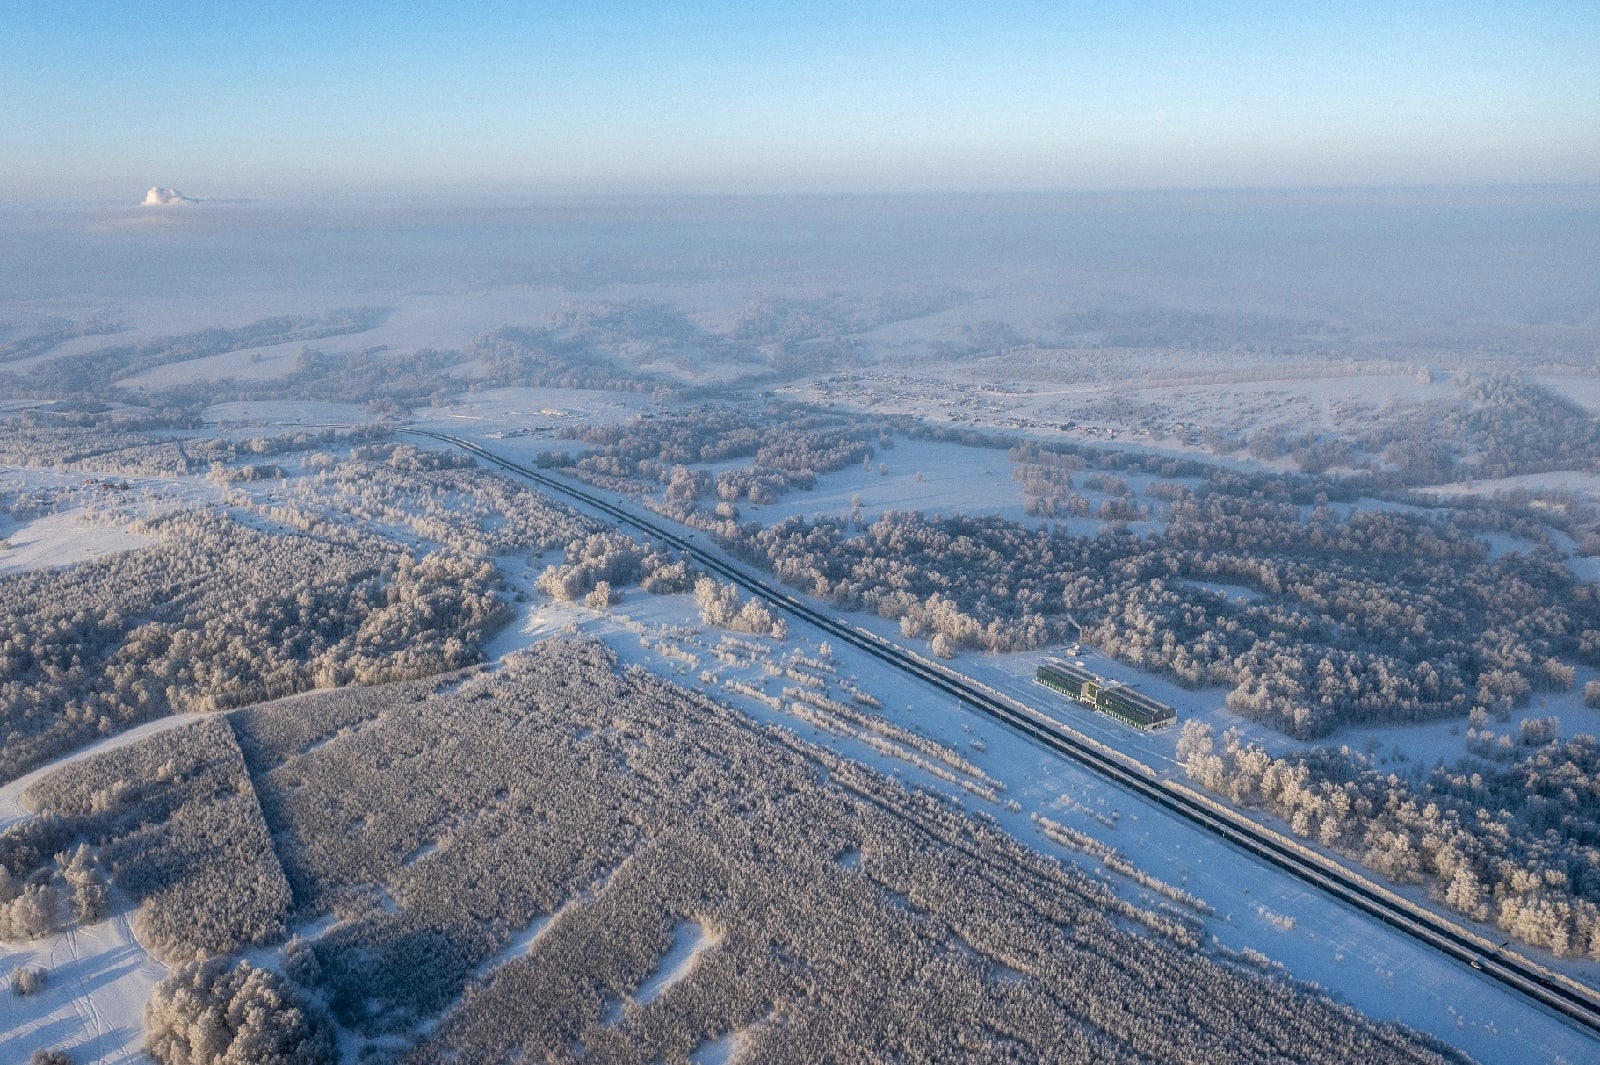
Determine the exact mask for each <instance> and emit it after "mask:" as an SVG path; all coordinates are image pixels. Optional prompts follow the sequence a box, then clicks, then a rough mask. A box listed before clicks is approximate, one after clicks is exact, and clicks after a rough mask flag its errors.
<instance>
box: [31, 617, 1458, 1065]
mask: <svg viewBox="0 0 1600 1065" xmlns="http://www.w3.org/2000/svg"><path fill="white" fill-rule="evenodd" d="M29 801H30V802H31V803H34V804H35V805H36V807H37V809H38V810H39V813H38V814H37V815H36V816H35V817H34V819H33V820H31V821H27V822H24V823H23V824H22V825H20V826H18V827H17V828H15V829H13V830H12V831H11V832H10V833H8V834H7V835H5V836H0V846H3V847H4V849H3V850H0V858H3V860H4V862H5V865H6V868H7V869H8V871H9V873H10V874H11V875H12V876H13V878H14V879H16V880H19V881H26V880H28V879H29V878H35V877H37V876H40V875H42V872H41V870H40V869H39V868H38V867H37V866H36V865H35V863H38V862H40V861H48V859H44V858H43V856H44V855H45V854H47V853H48V852H49V851H50V850H51V848H52V847H53V846H55V845H57V844H56V842H55V840H50V841H45V840H44V839H43V838H42V837H44V836H46V835H47V834H55V835H56V836H57V837H59V838H61V839H64V840H75V839H78V838H85V839H88V840H89V841H91V842H94V843H96V844H97V845H98V847H99V853H100V855H101V859H100V860H101V862H102V863H103V864H105V865H107V866H108V867H109V870H110V872H111V876H112V878H113V880H114V882H115V883H116V884H117V885H118V886H119V887H122V888H123V889H124V890H128V891H130V892H135V893H148V900H150V901H147V902H146V911H147V912H151V913H153V914H156V915H157V916H154V917H151V918H149V919H148V920H149V921H150V925H149V927H150V929H151V934H152V935H156V936H158V937H160V938H159V941H160V942H163V943H169V944H171V947H172V949H173V950H174V952H175V953H177V954H181V953H183V951H184V949H186V948H191V947H192V948H198V949H199V950H200V951H201V952H202V953H205V954H215V955H217V956H218V957H219V960H218V961H215V962H210V963H207V964H206V965H204V966H200V967H196V966H194V965H192V964H191V965H186V966H182V967H180V968H178V969H175V970H174V972H173V974H172V976H170V977H169V978H168V980H167V981H166V982H165V983H163V984H162V985H161V987H160V988H158V990H157V994H156V997H155V998H154V999H153V1000H152V1002H151V1005H150V1009H149V1012H148V1016H147V1021H148V1023H149V1026H150V1031H151V1037H150V1038H151V1043H150V1046H151V1050H152V1052H153V1053H154V1054H156V1055H157V1057H158V1058H159V1059H160V1060H163V1061H182V1060H189V1059H185V1058H184V1057H182V1056H181V1054H182V1053H184V1052H185V1051H182V1050H181V1049H177V1048H181V1047H183V1046H189V1045H192V1043H193V1040H194V1039H195V1038H196V1035H195V1033H196V1032H197V1031H200V1030H202V1029H203V1028H205V1026H206V1025H207V1023H208V1022H206V1021H205V1020H204V1018H205V1016H207V1013H206V1011H207V1010H216V1011H218V1016H219V1017H226V1018H229V1020H228V1023H227V1024H226V1025H223V1026H222V1030H221V1031H220V1032H217V1031H213V1032H212V1033H211V1035H210V1038H213V1039H215V1040H218V1041H220V1042H221V1043H223V1045H224V1047H226V1046H227V1045H229V1041H230V1040H231V1041H238V1040H271V1039H277V1038H283V1035H282V1033H283V1032H284V1031H290V1032H297V1033H301V1034H300V1035H299V1036H298V1038H301V1039H304V1040H308V1041H311V1042H312V1043H315V1041H316V1040H319V1039H322V1038H325V1036H324V1035H322V1034H321V1033H323V1032H325V1031H326V1030H327V1023H328V1022H327V1019H326V1018H328V1017H331V1018H333V1019H335V1020H337V1021H338V1022H339V1023H340V1024H341V1025H343V1026H345V1027H347V1028H349V1029H352V1030H354V1031H356V1032H358V1033H362V1034H363V1035H365V1036H366V1037H367V1038H369V1039H371V1040H373V1041H374V1042H373V1045H374V1047H377V1046H388V1047H390V1048H391V1049H393V1048H394V1047H396V1046H399V1047H402V1048H403V1047H405V1046H407V1045H408V1044H413V1043H414V1046H412V1048H411V1049H410V1050H409V1051H408V1052H406V1053H405V1054H404V1055H403V1056H404V1060H408V1061H417V1062H429V1061H444V1060H458V1059H461V1058H470V1059H473V1060H498V1059H502V1058H504V1057H506V1056H508V1055H512V1054H515V1053H518V1052H520V1053H522V1054H525V1055H527V1056H530V1057H535V1056H544V1055H546V1054H551V1053H568V1052H573V1049H574V1048H575V1047H580V1046H581V1047H582V1048H584V1052H585V1053H586V1054H587V1055H589V1056H599V1057H603V1058H605V1059H606V1060H639V1061H648V1060H654V1059H658V1058H662V1057H666V1058H669V1059H681V1058H682V1057H683V1056H685V1055H688V1054H691V1053H694V1052H696V1051H697V1050H699V1049H701V1048H703V1047H705V1046H707V1045H710V1044H714V1043H717V1042H719V1041H724V1040H729V1039H730V1038H731V1039H732V1040H734V1041H735V1042H736V1043H737V1045H738V1046H739V1048H740V1050H739V1052H740V1054H741V1056H742V1057H743V1059H744V1060H751V1061H763V1060H785V1061H788V1060H821V1059H827V1058H839V1057H852V1056H855V1055H857V1054H865V1055H867V1056H869V1057H873V1058H883V1057H891V1056H899V1055H910V1056H913V1057H918V1058H943V1057H949V1056H970V1055H972V1054H984V1055H1001V1056H1019V1055H1020V1056H1023V1057H1029V1058H1040V1059H1047V1060H1053V1061H1065V1060H1083V1061H1104V1060H1124V1059H1126V1060H1152V1059H1155V1060H1179V1059H1189V1058H1192V1057H1194V1056H1196V1055H1202V1054H1213V1055H1222V1056H1225V1057H1227V1058H1228V1059H1229V1060H1260V1061H1275V1060H1282V1059H1284V1058H1285V1057H1293V1058H1295V1059H1296V1060H1302V1061H1317V1060H1327V1061H1343V1060H1349V1055H1350V1054H1351V1053H1352V1052H1354V1053H1357V1054H1359V1056H1360V1057H1361V1058H1362V1060H1369V1061H1399V1060H1415V1061H1437V1060H1449V1059H1450V1058H1451V1055H1450V1053H1449V1052H1447V1051H1445V1050H1443V1049H1442V1048H1440V1047H1437V1046H1433V1045H1430V1044H1428V1043H1427V1042H1425V1041H1422V1040H1419V1039H1418V1038H1417V1037H1415V1036H1413V1035H1410V1034H1407V1033H1405V1032H1403V1031H1401V1030H1398V1029H1396V1028H1394V1027H1391V1026H1387V1025H1375V1024H1373V1023H1371V1022H1368V1021H1365V1020H1362V1019H1361V1018H1359V1017H1358V1016H1356V1015H1355V1014H1353V1013H1352V1012H1350V1011H1349V1010H1347V1009H1345V1008H1342V1007H1339V1006H1336V1005H1334V1004H1333V1003H1332V1002H1330V1001H1329V1000H1327V999H1325V998H1322V997H1320V996H1318V995H1316V994H1314V993H1312V992H1310V991H1308V990H1306V989H1301V988H1295V987H1293V986H1290V985H1288V984H1285V983H1282V982H1278V981H1275V980H1270V979H1267V978H1264V977H1262V976H1260V975H1258V974H1255V973H1252V972H1251V971H1249V970H1247V969H1244V968H1241V967H1239V966H1237V965H1236V964H1233V963H1230V962H1225V961H1222V960H1219V959H1216V958H1212V957H1209V956H1207V955H1206V954H1204V953H1201V952H1199V951H1198V950H1197V949H1196V947H1197V946H1198V939H1199V927H1198V925H1197V923H1196V919H1195V917H1194V915H1193V913H1192V912H1190V911H1185V910H1183V909H1181V908H1178V907H1171V908H1167V909H1159V910H1158V909H1143V908H1139V907H1135V906H1133V905H1131V904H1129V903H1127V902H1125V901H1123V900H1122V899H1120V898H1119V897H1117V896H1116V895H1115V894H1113V893H1111V892H1110V891H1108V890H1107V888H1106V887H1105V886H1104V885H1103V884H1102V883H1101V882H1099V881H1096V880H1093V879H1090V878H1088V877H1086V876H1084V875H1083V874H1081V873H1079V872H1076V871H1074V870H1073V869H1072V868H1071V867H1067V866H1062V865H1059V864H1057V863H1055V862H1054V861H1050V860H1047V859H1044V858H1042V857H1041V856H1039V855H1037V854H1034V853H1031V852H1029V851H1027V850H1026V849H1024V848H1022V847H1020V846H1018V845H1017V844H1016V843H1015V842H1013V841H1012V840H1010V839H1009V838H1008V837H1007V836H1006V835H1005V834H1004V833H1002V832H1000V831H999V830H998V829H997V828H996V827H995V826H994V825H993V824H992V823H991V822H988V821H985V820H983V819H981V818H974V817H972V816H970V815H967V814H964V813H962V812H961V811H960V810H959V809H958V808H956V807H954V806H952V805H951V804H949V803H948V802H946V801H943V800H937V799H934V798H933V797H931V796H929V795H927V794H925V793H918V792H913V791H909V790H907V789H905V788H904V787H902V786H900V785H899V784H896V783H894V782H892V781H890V780H889V779H887V778H885V777H883V776H880V775H878V774H876V773H874V772H872V771H870V770H868V769H865V768H863V767H862V766H860V765H857V764H854V763H851V762H849V761H846V760H843V759H840V758H837V757H836V756H833V755H831V754H829V753H827V752H826V751H824V750H822V749H819V748H816V747H814V746H811V745H809V744H807V743H804V742H802V741H800V740H798V739H797V738H796V737H794V736H793V735H792V734H789V733H786V732H782V731H776V732H775V731H770V730H764V729H761V728H759V727H757V726H754V725H753V724H752V723H751V722H750V721H749V720H748V719H747V718H745V717H743V716H742V715H740V714H738V713H736V712H734V711H731V710H729V709H727V708H724V707H721V706H718V705H717V704H715V703H712V702H710V701H708V700H707V699H705V698H703V697H701V696H697V695H694V694H692V693H690V692H688V691H686V690H684V689H681V688H677V687H675V686H672V685H670V684H667V683H665V682H664V681H662V680H660V679H659V678H656V677H654V676H652V675H649V674H646V673H644V672H642V671H638V670H632V671H628V672H621V671H619V670H618V668H617V666H616V664H615V662H614V660H613V659H612V658H611V657H610V656H609V655H608V654H607V653H606V652H604V651H603V650H602V649H600V648H599V647H597V646H596V645H594V644H587V643H580V642H569V641H552V642H546V643H543V644H540V645H539V646H538V647H536V648H535V649H533V650H531V651H529V652H527V653H526V654H524V655H521V656H517V657H514V658H512V659H509V660H508V661H507V663H506V666H505V668H504V669H503V670H501V671H500V672H498V673H496V674H491V675H480V676H477V677H473V678H471V679H467V680H465V681H463V682H459V683H456V684H453V685H445V686H441V685H439V684H438V683H437V682H409V683H403V684H398V685H388V686H380V687H372V688H366V689H348V690H344V691H340V692H326V693H314V694H312V695H309V696H305V697H302V698H299V699H295V700H289V701H280V702H276V703H271V704H266V705H262V706H259V707H253V708H249V709H242V710H238V711H233V712H231V713H230V714H228V715H226V716H225V717H213V718H210V719H207V720H206V721H204V722H203V723H201V724H198V725H194V726H190V727H188V728H183V729H176V730H172V731H169V732H167V733H164V734H162V735H161V736H158V737H155V738H153V739H149V740H143V741H140V742H139V743H137V744H135V745H133V746H131V747H127V748H124V749H122V750H120V751H117V752H113V753H111V754H108V755H103V756H99V757H96V758H94V759H91V760H89V761H87V762H84V763H81V764H79V765H75V766H72V767H70V768H69V769H67V770H62V771H59V772H57V773H55V774H54V775H52V776H49V777H47V778H46V779H45V780H44V781H43V782H41V783H40V784H38V785H36V786H35V787H34V788H33V790H32V792H30V796H29ZM219 839H226V840H229V841H230V842H231V849H230V850H229V852H228V853H229V854H230V855H233V856H236V857H233V858H230V860H226V861H217V862H213V863H196V862H194V861H192V860H187V861H186V860H185V859H186V858H188V859H192V858H193V857H194V856H196V855H197V853H198V852H199V851H201V850H203V849H205V848H206V847H207V846H211V845H214V843H212V842H208V841H216V840H219ZM202 865H203V868H202V867H200V866H202ZM158 881H159V882H158ZM284 885H287V891H286V890H285V887H284ZM286 896H287V897H286ZM150 902H154V903H155V904H156V905H155V906H154V907H151V905H150ZM182 909H192V911H193V913H194V915H195V922H194V926H193V927H191V928H177V927H171V928H169V927H168V926H167V925H166V924H165V919H166V916H167V915H170V914H174V913H176V912H180V910H182ZM286 911H287V912H286ZM325 915H326V916H327V918H328V920H319V918H323V917H324V916H325ZM285 919H287V920H288V921H289V922H291V923H293V924H294V925H295V926H297V927H302V928H310V929H312V930H311V931H308V932H304V933H302V934H300V935H298V936H296V937H295V938H293V939H290V940H289V941H287V943H285V944H284V945H283V946H282V948H281V950H280V951H279V952H278V953H279V956H280V961H279V962H277V963H275V964H274V965H272V966H270V968H272V969H273V970H276V971H281V973H282V974H283V975H282V976H281V977H280V976H275V975H273V974H272V973H261V972H260V971H259V970H258V969H256V968H252V967H251V965H250V964H243V965H238V966H234V967H231V968H230V966H229V965H228V963H226V961H224V960H220V959H223V958H225V957H226V955H228V954H230V953H231V952H232V951H233V950H234V949H236V948H237V947H238V946H239V945H241V944H245V943H250V942H256V941H259V940H261V939H263V938H267V939H269V940H270V939H271V938H272V933H273V931H275V930H277V929H278V928H279V927H280V925H279V922H281V921H283V920H285ZM330 921H331V924H330ZM1134 929H1138V930H1139V931H1134ZM279 935H280V936H281V932H279ZM174 936H176V937H179V938H176V939H174V938H171V937H174ZM680 941H681V942H693V944H694V948H695V949H693V950H691V951H688V952H687V953H686V954H685V953H684V952H675V951H674V949H673V947H674V944H675V943H678V942H680ZM844 959H849V960H848V963H847V964H845V963H843V961H844ZM230 1002H233V1003H244V1002H253V1003H256V1004H257V1005H255V1006H251V1007H246V1006H243V1005H239V1006H238V1007H237V1008H235V1009H231V1010H230V1009H227V1008H225V1007H226V1004H227V1003H230ZM440 1014H442V1015H443V1018H442V1020H441V1022H440V1023H439V1024H438V1026H437V1028H432V1029H429V1028H424V1029H423V1030H422V1031H423V1032H424V1033H425V1034H422V1035H420V1036H419V1035H417V1034H415V1033H416V1032H417V1031H418V1029H417V1024H418V1022H420V1021H422V1020H424V1019H427V1018H429V1017H433V1016H436V1015H440ZM241 1016H249V1017H251V1018H254V1019H253V1020H250V1021H248V1022H245V1023H241V1022H240V1021H239V1020H237V1019H235V1018H238V1017H241ZM209 1023H210V1024H211V1025H212V1027H213V1028H214V1027H215V1026H216V1022H209ZM396 1039H398V1041H399V1042H398V1043H396V1042H395V1040H396ZM236 1056H237V1055H236ZM229 1060H233V1059H229Z"/></svg>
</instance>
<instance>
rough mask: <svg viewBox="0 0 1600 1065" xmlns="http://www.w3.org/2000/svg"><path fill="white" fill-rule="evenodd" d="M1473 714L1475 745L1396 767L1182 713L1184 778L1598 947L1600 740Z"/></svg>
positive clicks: (1454, 903) (1348, 849)
mask: <svg viewBox="0 0 1600 1065" xmlns="http://www.w3.org/2000/svg"><path fill="white" fill-rule="evenodd" d="M1487 724H1488V723H1487V719H1486V718H1484V717H1483V716H1481V715H1480V716H1479V719H1478V720H1477V721H1476V722H1475V723H1474V726H1473V728H1472V729H1471V730H1470V731H1469V732H1468V747H1469V750H1472V751H1474V752H1476V753H1475V754H1473V755H1469V756H1468V757H1467V758H1465V759H1463V760H1462V761H1460V762H1458V763H1457V764H1455V765H1452V766H1448V767H1447V766H1444V765H1443V764H1440V765H1438V766H1436V767H1434V768H1433V769H1432V770H1430V771H1427V772H1425V773H1421V774H1419V775H1415V776H1407V777H1402V776H1398V775H1396V774H1394V773H1385V772H1382V771H1380V770H1379V769H1377V768H1375V767H1374V766H1373V765H1372V764H1371V761H1370V759H1369V758H1367V757H1366V756H1364V755H1361V754H1357V753H1353V752H1351V751H1349V750H1348V749H1347V748H1339V749H1333V748H1317V749H1315V750H1312V751H1309V752H1306V753H1303V754H1292V755H1287V756H1284V757H1280V758H1274V757H1272V756H1271V755H1270V754H1269V753H1268V752H1267V751H1266V750H1265V749H1264V748H1262V747H1261V746H1260V745H1259V744H1255V743H1248V744H1247V743H1243V742H1241V740H1240V738H1239V736H1238V734H1237V733H1236V732H1234V731H1233V730H1229V731H1228V732H1226V733H1224V734H1223V736H1222V737H1221V740H1220V742H1219V741H1218V739H1217V737H1216V736H1215V734H1214V732H1213V730H1212V728H1211V727H1210V726H1209V725H1205V724H1202V723H1200V722H1194V721H1191V722H1190V723H1189V724H1187V725H1185V726H1184V730H1183V735H1182V737H1181V739H1180V741H1179V746H1178V756H1179V758H1180V760H1182V761H1183V762H1184V763H1185V769H1186V771H1187V773H1188V775H1189V777H1190V778H1191V779H1193V780H1195V781H1197V782H1198V783H1200V784H1202V785H1203V786H1205V787H1207V788H1209V789H1211V790H1212V791H1216V792H1218V793H1220V794H1223V795H1225V796H1227V797H1228V798H1229V799H1230V800H1231V801H1233V802H1235V803H1241V804H1244V805H1248V806H1260V807H1264V808H1266V809H1269V810H1271V811H1273V812H1274V813H1276V814H1277V815H1278V816H1280V817H1282V818H1283V819H1284V820H1285V821H1287V822H1288V823H1289V825H1290V827H1291V828H1292V829H1293V830H1294V832H1296V833H1297V834H1299V835H1301V836H1305V837H1308V838H1310V839H1314V840H1317V841H1318V842H1320V843H1322V844H1323V845H1324V846H1328V847H1333V848H1336V849H1338V850H1340V851H1342V852H1344V853H1346V854H1348V855H1350V856H1352V857H1355V858H1358V859H1359V860H1360V861H1361V862H1362V863H1363V864H1365V865H1366V866H1368V867H1369V868H1371V869H1373V870H1374V871H1376V872H1378V873H1381V874H1382V875H1383V876H1385V877H1388V878H1389V879H1391V880H1394V881H1397V882H1399V883H1425V884H1426V885H1427V886H1428V890H1429V893H1430V894H1431V895H1432V896H1433V897H1434V898H1435V899H1437V900H1439V901H1440V902H1443V903H1444V904H1445V905H1446V906H1448V907H1449V908H1450V909H1452V910H1454V911H1456V912H1457V913H1461V914H1464V915H1466V916H1467V917H1470V918H1473V919H1474V920H1480V921H1492V922H1494V923H1495V924H1496V925H1497V926H1499V927H1500V928H1501V929H1502V930H1503V931H1505V932H1506V933H1507V934H1508V935H1511V936H1514V937H1515V938H1517V939H1519V940H1522V941H1523V942H1525V943H1531V944H1533V945H1535V946H1540V947H1546V948H1548V949H1550V950H1552V951H1554V952H1555V953H1556V954H1559V955H1563V956H1571V955H1582V956H1587V957H1590V958H1600V861H1597V860H1596V855H1597V849H1596V848H1597V846H1600V801H1597V800H1600V744H1597V743H1596V741H1595V738H1594V737H1593V736H1588V735H1579V736H1575V737H1573V738H1572V739H1570V740H1566V741H1563V740H1561V739H1560V738H1559V737H1558V736H1556V734H1555V728H1554V723H1553V722H1550V721H1544V722H1539V721H1526V722H1524V723H1523V724H1522V725H1521V727H1520V728H1519V730H1518V731H1517V732H1516V733H1514V734H1507V735H1503V736H1496V735H1495V734H1494V733H1493V732H1491V731H1490V730H1489V729H1488V727H1487Z"/></svg>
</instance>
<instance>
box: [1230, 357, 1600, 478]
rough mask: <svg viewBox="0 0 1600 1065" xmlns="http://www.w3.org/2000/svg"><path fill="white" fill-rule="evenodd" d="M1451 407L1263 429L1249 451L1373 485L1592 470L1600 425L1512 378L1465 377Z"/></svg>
mask: <svg viewBox="0 0 1600 1065" xmlns="http://www.w3.org/2000/svg"><path fill="white" fill-rule="evenodd" d="M1456 389H1457V394H1456V396H1455V397H1454V398H1452V399H1449V400H1442V401H1437V402H1433V403H1426V404H1420V405H1409V406H1403V407H1400V408H1399V409H1396V410H1387V409H1386V410H1385V411H1382V412H1377V413H1375V414H1373V415H1371V416H1370V417H1369V418H1368V419H1367V420H1368V421H1369V422H1370V424H1368V425H1366V426H1362V427H1356V428H1354V429H1352V430H1349V431H1346V432H1336V433H1331V434H1330V433H1327V432H1324V431H1317V430H1309V431H1299V432H1295V431H1291V430H1287V429H1284V428H1280V427H1269V428H1265V429H1259V430H1257V431H1255V432H1253V433H1252V434H1250V436H1249V438H1248V440H1244V439H1239V438H1235V439H1232V440H1230V441H1228V442H1227V443H1225V444H1224V443H1220V441H1221V437H1220V436H1217V437H1214V439H1216V440H1217V441H1218V445H1217V446H1216V447H1215V448H1214V449H1215V450H1218V451H1220V452H1228V451H1232V450H1236V449H1237V448H1238V447H1240V446H1247V447H1248V450H1249V453H1250V456H1251V457H1252V458H1254V459H1257V460H1260V461H1271V460H1275V459H1281V458H1287V459H1289V460H1290V461H1292V462H1293V463H1295V465H1296V466H1298V467H1299V468H1300V469H1301V470H1302V471H1304V472H1306V473H1321V472H1323V471H1324V470H1328V469H1332V468H1344V469H1350V470H1359V471H1362V472H1363V473H1365V474H1367V475H1370V476H1371V477H1372V479H1373V480H1374V481H1375V482H1377V483H1393V484H1399V485H1429V484H1442V483H1446V482H1451V481H1463V480H1471V479H1487V478H1498V477H1511V476H1515V475H1518V474H1527V473H1542V472H1545V471H1547V470H1593V469H1595V468H1596V464H1597V463H1600V423H1597V422H1596V421H1595V419H1594V417H1593V415H1591V414H1590V413H1589V412H1588V411H1586V410H1584V409H1583V408H1582V407H1581V406H1579V405H1578V404H1576V403H1574V402H1572V401H1571V400H1569V399H1567V398H1565V397H1564V396H1561V395H1559V394H1557V393H1556V392H1554V391H1552V390H1550V389H1548V388H1546V387H1544V386H1542V385H1540V384H1538V383H1537V382H1535V381H1532V380H1529V379H1527V378H1525V377H1522V376H1519V375H1515V374H1507V373H1502V374H1495V375H1489V376H1482V377H1474V376H1471V375H1469V374H1462V375H1461V376H1460V377H1459V378H1458V380H1457V381H1456Z"/></svg>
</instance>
